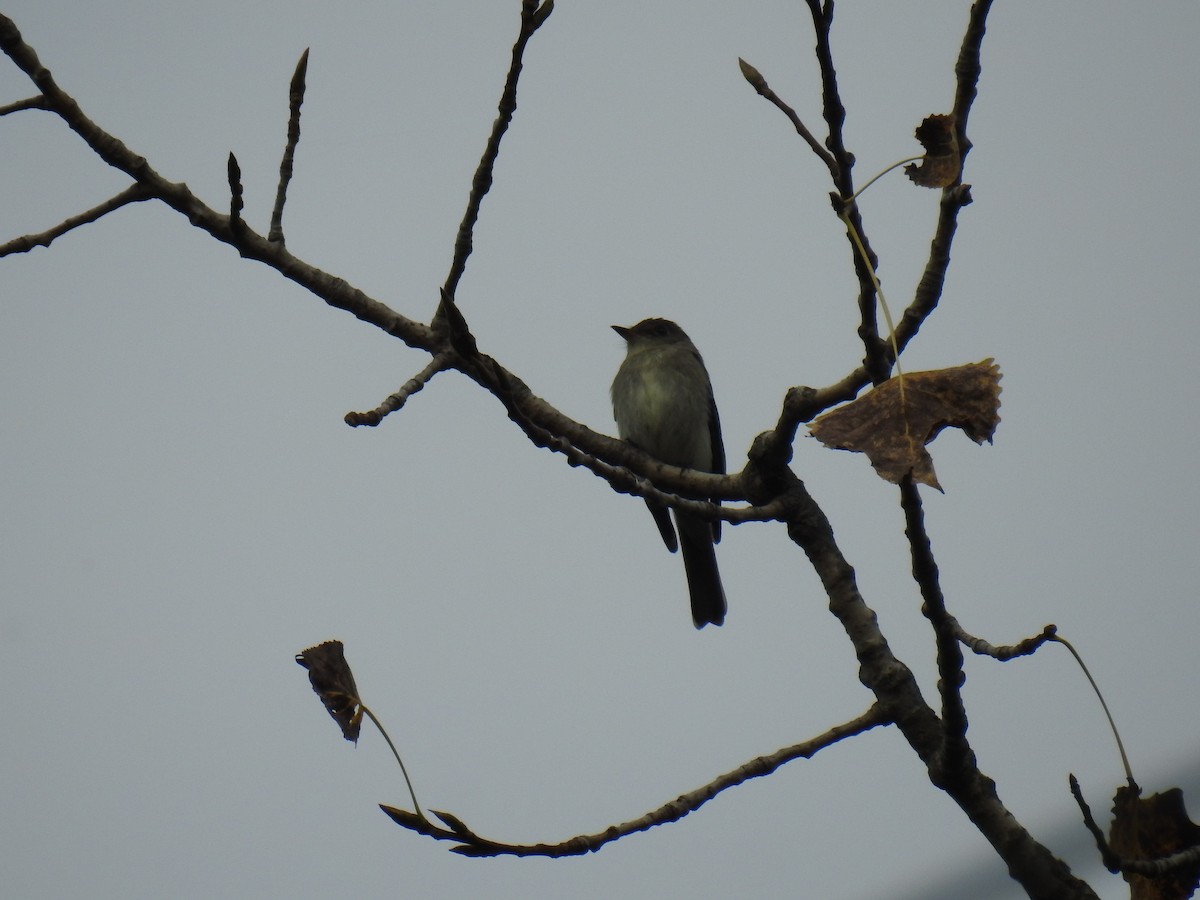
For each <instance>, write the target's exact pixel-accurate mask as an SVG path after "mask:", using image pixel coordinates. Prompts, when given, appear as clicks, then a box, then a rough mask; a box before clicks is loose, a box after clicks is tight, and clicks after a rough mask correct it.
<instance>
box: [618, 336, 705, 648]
mask: <svg viewBox="0 0 1200 900" xmlns="http://www.w3.org/2000/svg"><path fill="white" fill-rule="evenodd" d="M612 327H613V330H614V331H615V332H616V333H617V334H619V335H620V336H621V337H623V338H624V339H625V345H626V346H625V359H624V360H623V361H622V362H621V367H620V368H619V369H618V370H617V377H616V378H614V379H613V383H612V402H613V418H615V419H616V420H617V432H618V434H620V436H621V437H622V438H623V439H624V440H626V441H628V442H629V443H631V444H633V445H634V446H635V447H638V448H640V449H642V450H644V451H645V452H646V453H649V454H650V455H651V456H653V457H655V458H656V459H659V460H661V461H662V462H665V463H668V464H670V465H672V466H679V467H680V468H681V469H696V470H697V471H700V472H716V473H718V474H724V473H725V445H724V444H723V443H722V442H721V422H720V420H719V419H718V418H717V405H716V403H715V402H714V400H713V391H712V384H711V383H710V382H709V380H708V371H707V370H706V369H705V368H704V361H703V360H702V359H701V358H700V353H699V351H697V350H696V346H695V344H693V343H692V342H691V340H690V339H689V338H688V336H687V335H686V334H684V332H683V329H682V328H680V327H679V326H678V325H676V324H675V323H674V322H671V321H668V320H667V319H644V320H643V321H641V322H638V323H637V324H636V325H634V326H633V327H632V328H625V327H623V326H621V325H614V326H612ZM646 505H647V506H648V507H649V508H650V513H651V514H652V515H653V516H654V521H655V523H656V524H657V525H658V531H659V533H660V534H661V535H662V539H663V542H664V543H665V544H666V545H667V549H668V550H670V551H671V552H672V553H674V552H675V551H676V550H677V549H682V550H683V568H684V571H685V572H687V582H688V593H689V594H690V595H691V600H692V621H693V622H695V623H696V627H697V628H703V627H704V626H705V625H708V624H712V625H720V624H722V623H723V622H724V621H725V609H726V607H725V591H724V589H723V588H722V587H721V573H720V572H719V571H718V570H717V554H716V552H715V550H714V549H713V544H715V543H716V542H717V541H719V540H720V539H721V523H720V521H719V520H712V521H709V520H707V519H700V518H697V517H695V516H692V515H688V514H687V513H685V512H680V511H678V510H676V511H675V528H678V530H679V539H678V541H676V539H675V528H672V527H671V517H670V513H669V510H668V509H667V507H666V506H663V505H662V504H661V503H656V502H655V501H653V500H649V499H647V500H646Z"/></svg>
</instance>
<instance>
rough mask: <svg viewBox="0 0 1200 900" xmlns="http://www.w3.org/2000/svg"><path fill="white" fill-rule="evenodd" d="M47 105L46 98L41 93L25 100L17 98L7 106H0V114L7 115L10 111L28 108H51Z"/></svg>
mask: <svg viewBox="0 0 1200 900" xmlns="http://www.w3.org/2000/svg"><path fill="white" fill-rule="evenodd" d="M49 108H50V107H49V106H47V105H46V98H45V97H43V96H42V95H41V94H39V95H38V96H36V97H26V98H25V99H24V100H17V101H16V102H14V103H9V104H7V105H5V106H0V116H7V115H8V114H9V113H15V112H21V111H22V110H26V109H49Z"/></svg>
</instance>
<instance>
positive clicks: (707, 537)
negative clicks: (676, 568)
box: [675, 512, 726, 628]
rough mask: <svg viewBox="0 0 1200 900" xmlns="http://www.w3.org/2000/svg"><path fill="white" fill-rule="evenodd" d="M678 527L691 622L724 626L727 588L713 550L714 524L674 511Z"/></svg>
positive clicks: (697, 625)
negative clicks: (722, 582) (690, 600)
mask: <svg viewBox="0 0 1200 900" xmlns="http://www.w3.org/2000/svg"><path fill="white" fill-rule="evenodd" d="M675 524H676V526H677V527H678V530H679V549H680V550H682V551H683V568H684V571H685V572H687V582H688V593H689V594H691V598H692V621H693V622H695V623H696V627H697V628H703V627H704V626H705V625H722V624H724V622H725V610H726V604H725V589H724V588H723V587H721V572H720V570H718V569H717V554H716V551H715V550H714V549H713V528H712V523H711V522H709V521H707V520H705V519H696V518H693V517H691V516H688V515H686V514H683V513H679V512H676V513H675Z"/></svg>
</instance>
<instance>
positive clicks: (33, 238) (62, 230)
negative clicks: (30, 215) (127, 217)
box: [0, 184, 150, 257]
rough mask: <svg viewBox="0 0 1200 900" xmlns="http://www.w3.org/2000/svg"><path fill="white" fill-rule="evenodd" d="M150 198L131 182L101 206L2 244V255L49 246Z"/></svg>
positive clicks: (0, 253)
mask: <svg viewBox="0 0 1200 900" xmlns="http://www.w3.org/2000/svg"><path fill="white" fill-rule="evenodd" d="M149 199H150V193H149V192H148V191H146V190H145V189H143V188H142V186H141V185H140V184H131V185H130V186H129V187H127V188H125V190H123V191H121V193H119V194H117V195H115V196H113V197H109V198H108V199H107V200H105V201H104V202H103V203H101V204H100V205H99V206H93V207H92V208H91V209H89V210H87V211H86V212H81V213H80V214H79V215H77V216H71V217H70V218H68V219H63V220H62V221H61V222H59V223H58V224H57V225H55V226H54V227H53V228H48V229H46V230H45V231H41V232H38V233H37V234H26V235H23V236H22V237H18V238H13V239H12V240H11V241H9V242H8V243H6V244H0V257H4V256H11V255H12V254H14V253H28V252H29V251H30V250H32V249H33V248H34V247H49V246H50V244H51V243H52V242H53V241H54V240H56V239H57V238H60V237H62V236H63V235H64V234H66V233H67V232H68V231H71V230H72V229H75V228H78V227H79V226H80V225H87V224H90V223H91V222H95V221H96V220H97V219H99V218H102V217H103V216H106V215H108V214H109V213H110V212H113V211H114V210H118V209H120V208H121V207H122V206H128V205H129V204H130V203H140V202H141V201H142V200H149Z"/></svg>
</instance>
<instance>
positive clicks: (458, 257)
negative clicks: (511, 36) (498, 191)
mask: <svg viewBox="0 0 1200 900" xmlns="http://www.w3.org/2000/svg"><path fill="white" fill-rule="evenodd" d="M553 11H554V3H553V0H546V2H545V3H543V4H542V5H541V6H540V7H539V6H538V4H537V2H536V0H523V2H522V4H521V31H520V34H518V36H517V42H516V43H515V44H513V49H512V63H511V65H510V66H509V69H508V76H507V78H505V80H504V90H503V91H501V93H500V103H499V106H498V109H499V113H500V114H499V115H498V116H497V117H496V121H495V122H494V123H493V124H492V133H491V135H490V136H489V137H488V141H487V145H486V146H485V147H484V150H483V156H482V157H481V158H480V160H479V165H478V167H476V169H475V177H474V178H473V179H472V180H471V194H470V196H469V197H468V198H467V210H466V212H465V213H463V218H462V222H461V223H459V226H458V236H457V237H456V238H455V240H454V259H453V261H452V262H451V263H450V274H449V275H447V276H446V283H445V285H444V286H443V291H445V293H446V294H448V295H449V296H450V297H451V298H453V297H454V295H455V291H457V290H458V282H459V280H460V279H461V278H462V275H463V272H464V271H465V270H466V267H467V257H468V256H470V255H471V249H472V247H473V242H474V233H475V222H476V221H477V220H478V219H479V207H480V206H481V205H482V203H483V197H484V195H485V194H486V193H487V192H488V191H489V190H490V189H491V187H492V170H493V169H494V168H495V165H496V157H497V156H498V155H499V154H500V141H501V140H502V139H503V137H504V133H505V132H506V131H508V126H509V124H510V123H511V122H512V118H513V114H514V113H515V112H516V111H517V81H518V80H519V79H520V77H521V67H522V65H523V60H524V57H525V45H526V44H528V43H529V39H530V38H531V37H533V33H534V32H535V31H537V30H538V28H540V27H541V26H542V25H543V24H544V23H545V21H546V19H547V18H549V16H550V13H551V12H553Z"/></svg>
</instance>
